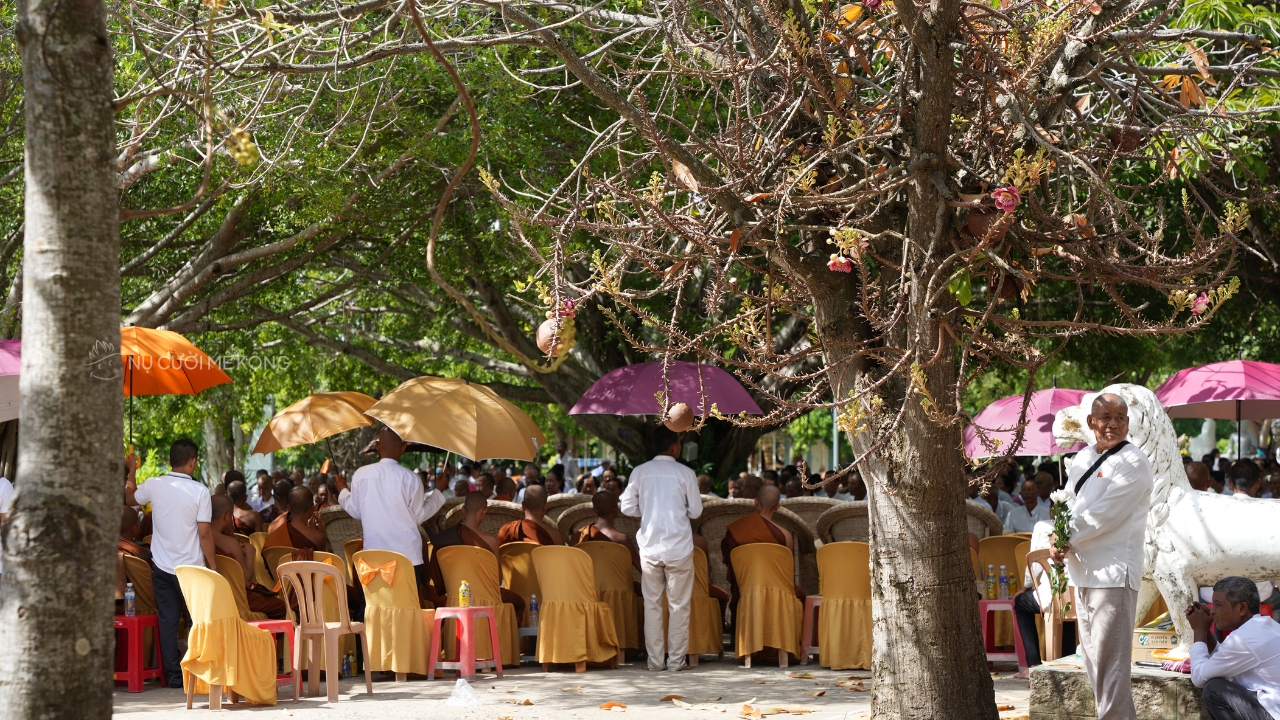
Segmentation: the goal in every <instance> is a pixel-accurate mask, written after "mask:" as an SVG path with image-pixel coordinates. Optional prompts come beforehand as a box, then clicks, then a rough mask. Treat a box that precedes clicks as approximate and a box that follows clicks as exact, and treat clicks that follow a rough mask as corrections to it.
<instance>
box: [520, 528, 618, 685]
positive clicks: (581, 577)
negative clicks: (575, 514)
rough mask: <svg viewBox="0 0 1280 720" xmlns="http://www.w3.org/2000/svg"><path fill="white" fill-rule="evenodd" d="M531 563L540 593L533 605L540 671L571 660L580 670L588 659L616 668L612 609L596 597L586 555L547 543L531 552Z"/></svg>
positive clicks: (590, 568)
mask: <svg viewBox="0 0 1280 720" xmlns="http://www.w3.org/2000/svg"><path fill="white" fill-rule="evenodd" d="M623 549H624V550H625V548H623ZM533 565H534V567H535V568H536V569H537V572H538V580H539V584H541V586H542V591H543V592H544V593H546V598H545V599H544V600H543V602H541V603H540V604H539V608H538V612H539V615H540V617H541V623H542V627H541V628H540V631H541V634H540V635H539V636H538V662H540V663H542V668H543V670H544V671H550V669H551V665H552V664H553V663H573V665H574V670H575V671H576V672H585V671H586V669H587V663H588V662H593V663H606V662H607V663H610V667H617V665H618V653H619V648H618V633H617V630H616V629H615V628H616V624H615V623H614V619H613V611H612V610H611V609H609V605H608V603H604V602H601V601H600V600H598V599H597V598H598V597H599V595H598V594H597V591H596V586H595V571H594V569H593V563H592V562H591V556H590V555H588V554H587V553H586V552H585V551H583V550H579V549H578V548H576V547H564V546H558V545H549V546H546V547H540V548H538V549H536V550H534V551H533Z"/></svg>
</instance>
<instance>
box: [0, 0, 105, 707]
mask: <svg viewBox="0 0 1280 720" xmlns="http://www.w3.org/2000/svg"><path fill="white" fill-rule="evenodd" d="M17 39H18V42H19V43H20V45H21V47H22V68H23V87H24V92H25V103H26V168H25V170H26V199H25V203H26V204H25V215H26V217H25V220H26V237H25V239H24V245H23V258H24V259H23V264H24V267H23V276H22V282H23V288H22V297H23V304H24V306H23V308H22V330H23V332H22V342H23V348H22V379H21V388H22V408H21V410H22V433H21V436H20V438H19V452H18V473H17V481H16V482H15V487H16V489H17V496H16V498H15V501H14V506H13V512H12V513H11V514H10V515H9V518H8V520H7V522H6V524H5V527H4V528H3V529H2V532H0V539H2V543H3V548H2V551H3V553H4V578H3V580H2V581H0V627H2V628H3V631H0V714H3V716H4V717H5V718H13V719H23V720H26V719H35V718H50V719H53V718H77V719H80V718H109V717H110V716H111V697H112V685H113V683H112V675H111V672H112V663H113V655H114V649H115V637H114V631H113V630H112V625H111V616H112V613H113V593H112V587H113V580H114V577H115V558H114V557H113V555H112V550H113V548H114V539H115V535H116V528H117V527H118V524H119V518H120V503H121V488H122V486H123V482H124V464H123V453H122V450H123V428H122V422H121V418H122V411H123V398H122V394H123V393H122V391H121V383H122V380H121V369H120V357H119V347H120V315H119V308H120V276H119V265H120V250H119V214H120V207H119V197H118V195H117V191H116V188H115V183H114V181H115V175H114V156H115V137H114V128H115V125H114V119H115V118H114V113H113V110H112V67H111V48H110V45H109V43H108V36H107V28H106V8H105V6H104V5H103V3H102V2H101V0H19V2H18V26H17Z"/></svg>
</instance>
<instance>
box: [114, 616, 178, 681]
mask: <svg viewBox="0 0 1280 720" xmlns="http://www.w3.org/2000/svg"><path fill="white" fill-rule="evenodd" d="M146 628H154V630H153V631H152V633H151V639H152V640H153V641H154V642H155V644H156V664H155V667H145V666H144V665H143V659H142V631H143V630H144V629H146ZM115 629H116V630H117V636H118V635H119V632H118V631H121V630H123V631H124V634H125V642H124V643H123V644H122V643H119V642H117V643H116V647H118V648H121V647H122V648H125V649H124V657H123V658H121V657H120V655H121V653H120V652H117V653H116V667H119V666H120V662H119V661H120V660H121V659H123V660H124V667H125V669H124V670H117V671H116V673H115V679H116V681H117V682H119V681H124V682H126V683H128V684H129V692H131V693H137V692H142V683H143V682H145V681H147V680H150V679H152V678H159V680H160V684H161V685H163V686H164V687H169V683H168V682H167V681H166V680H165V678H164V672H163V671H162V670H161V668H163V667H164V660H163V659H162V658H161V656H160V620H159V618H157V617H156V616H155V615H116V617H115Z"/></svg>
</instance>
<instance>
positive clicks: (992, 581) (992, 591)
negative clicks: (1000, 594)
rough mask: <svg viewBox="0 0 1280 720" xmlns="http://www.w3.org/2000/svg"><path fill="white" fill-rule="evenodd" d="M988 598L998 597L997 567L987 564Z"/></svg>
mask: <svg viewBox="0 0 1280 720" xmlns="http://www.w3.org/2000/svg"><path fill="white" fill-rule="evenodd" d="M987 599H988V600H995V599H996V568H995V566H994V565H988V566H987Z"/></svg>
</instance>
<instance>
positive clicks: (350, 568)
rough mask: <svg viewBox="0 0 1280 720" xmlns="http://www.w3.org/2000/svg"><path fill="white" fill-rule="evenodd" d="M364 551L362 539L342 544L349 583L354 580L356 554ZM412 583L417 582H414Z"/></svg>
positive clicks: (424, 560) (425, 560)
mask: <svg viewBox="0 0 1280 720" xmlns="http://www.w3.org/2000/svg"><path fill="white" fill-rule="evenodd" d="M363 549H364V538H352V539H350V540H348V541H346V542H345V543H343V544H342V557H343V558H345V559H346V566H347V578H349V581H350V583H352V584H354V583H355V578H356V553H358V552H360V551H361V550H363ZM427 560H430V558H424V559H423V562H427ZM414 582H417V581H416V580H415V581H414Z"/></svg>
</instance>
